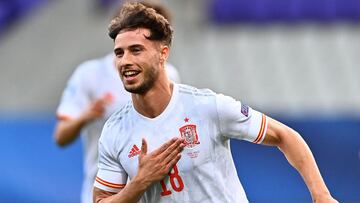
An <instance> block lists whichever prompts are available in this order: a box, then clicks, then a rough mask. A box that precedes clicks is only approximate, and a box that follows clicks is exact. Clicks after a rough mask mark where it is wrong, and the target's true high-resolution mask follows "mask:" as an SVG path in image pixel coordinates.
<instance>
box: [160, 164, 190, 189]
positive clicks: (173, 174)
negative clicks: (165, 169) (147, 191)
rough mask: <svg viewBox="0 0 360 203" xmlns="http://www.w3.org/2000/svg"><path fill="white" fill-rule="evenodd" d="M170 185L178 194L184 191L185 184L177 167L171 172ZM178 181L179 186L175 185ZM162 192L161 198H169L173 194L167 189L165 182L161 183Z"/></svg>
mask: <svg viewBox="0 0 360 203" xmlns="http://www.w3.org/2000/svg"><path fill="white" fill-rule="evenodd" d="M169 178H170V184H171V187H172V188H173V190H175V191H176V192H181V191H182V190H183V189H184V182H183V180H182V179H181V176H180V175H179V170H178V168H177V166H176V165H175V166H174V168H173V169H172V170H171V171H170V172H169ZM175 180H176V181H177V184H176V183H175ZM160 184H161V188H162V192H161V193H160V195H161V196H167V195H170V194H171V190H169V189H168V188H167V187H166V184H165V181H164V180H161V181H160Z"/></svg>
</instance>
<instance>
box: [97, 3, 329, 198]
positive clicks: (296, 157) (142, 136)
mask: <svg viewBox="0 0 360 203" xmlns="http://www.w3.org/2000/svg"><path fill="white" fill-rule="evenodd" d="M172 32H173V31H172V28H171V26H170V24H169V23H168V22H167V20H166V19H164V18H163V17H162V16H160V15H158V14H157V13H156V12H155V11H154V10H152V9H149V8H146V7H144V6H143V5H142V4H139V3H128V4H126V5H125V6H124V7H123V9H122V11H121V13H120V14H119V16H118V17H115V18H114V19H113V20H112V21H111V23H110V26H109V35H110V37H111V38H112V39H114V42H115V46H114V53H115V55H116V67H117V69H118V71H119V75H120V77H121V80H122V82H123V84H124V87H125V89H126V90H127V91H128V92H130V93H131V97H132V102H130V103H128V104H127V105H126V106H124V107H123V108H122V109H121V110H119V111H117V112H116V113H114V114H113V115H112V116H111V117H110V118H109V120H108V121H107V122H106V124H105V125H104V129H103V131H102V135H101V137H100V140H99V165H98V167H99V170H98V173H97V177H96V181H95V184H94V202H101V203H105V202H118V203H120V202H126V203H129V202H138V201H140V202H146V203H148V202H153V203H159V202H160V203H161V202H181V203H183V202H191V203H194V202H201V203H202V202H214V203H220V202H247V201H248V200H247V198H246V195H245V192H244V190H243V187H242V185H241V183H240V181H239V179H238V176H237V172H236V168H235V166H234V163H233V160H232V156H231V152H230V148H229V139H230V138H234V139H241V140H246V141H249V142H253V143H255V144H265V145H271V146H277V147H278V148H279V149H280V150H281V151H282V152H283V153H284V155H285V156H286V158H287V160H288V161H289V163H290V164H291V165H292V166H294V167H295V169H297V170H298V172H299V173H300V174H301V175H302V177H303V179H304V181H305V183H306V185H307V187H308V188H309V191H310V193H311V196H312V198H313V200H314V202H336V200H335V199H333V198H332V196H331V195H330V192H329V190H328V189H327V187H326V185H325V183H324V181H323V179H322V177H321V175H320V172H319V170H318V167H317V165H316V163H315V160H314V158H313V155H312V153H311V151H310V149H309V148H308V146H307V145H306V143H305V142H304V140H303V139H302V138H301V137H300V135H299V134H298V133H297V132H295V131H294V130H292V129H290V128H289V127H287V126H285V125H284V124H282V123H280V122H278V121H276V120H274V119H272V118H270V117H268V116H266V115H264V114H262V113H260V112H258V111H256V110H254V109H252V108H250V107H248V106H246V105H244V104H242V103H241V102H239V101H236V100H234V99H233V98H231V97H228V96H224V95H222V94H216V93H214V92H213V91H211V90H208V89H197V88H194V87H191V86H187V85H181V84H177V83H174V82H171V81H170V80H169V79H168V77H167V76H166V73H165V68H164V66H165V62H166V59H167V58H168V56H169V53H170V45H171V40H172ZM128 178H130V181H129V182H128V183H127V179H128ZM254 181H255V180H254Z"/></svg>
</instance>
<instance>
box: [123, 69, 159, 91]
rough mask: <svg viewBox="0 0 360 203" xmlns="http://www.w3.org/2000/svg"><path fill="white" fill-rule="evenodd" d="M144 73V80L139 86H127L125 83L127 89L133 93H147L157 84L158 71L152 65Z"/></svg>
mask: <svg viewBox="0 0 360 203" xmlns="http://www.w3.org/2000/svg"><path fill="white" fill-rule="evenodd" d="M143 74H144V80H143V81H142V83H141V84H139V85H137V86H127V85H125V84H124V88H125V90H126V91H128V92H130V93H133V94H145V93H146V92H147V91H149V90H150V89H151V88H152V87H153V86H154V84H155V81H156V79H157V76H158V72H157V71H156V70H155V68H153V67H152V68H150V69H149V70H148V71H144V72H143Z"/></svg>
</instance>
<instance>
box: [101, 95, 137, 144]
mask: <svg viewBox="0 0 360 203" xmlns="http://www.w3.org/2000/svg"><path fill="white" fill-rule="evenodd" d="M132 109H133V107H132V101H131V100H130V101H128V102H127V103H126V104H125V105H124V106H123V107H122V108H120V109H119V110H117V111H115V112H114V113H113V114H112V115H111V116H110V117H109V119H108V120H107V121H106V122H105V124H104V128H103V133H102V135H101V137H103V136H108V135H107V134H112V132H114V131H116V132H121V131H122V129H124V127H125V126H127V123H126V122H129V121H128V119H127V118H128V117H129V116H130V111H131V110H132Z"/></svg>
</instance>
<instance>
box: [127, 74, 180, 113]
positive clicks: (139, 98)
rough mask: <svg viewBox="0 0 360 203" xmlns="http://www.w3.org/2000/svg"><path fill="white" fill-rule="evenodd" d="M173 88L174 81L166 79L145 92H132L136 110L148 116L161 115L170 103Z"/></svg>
mask: <svg viewBox="0 0 360 203" xmlns="http://www.w3.org/2000/svg"><path fill="white" fill-rule="evenodd" d="M173 88H174V84H173V83H170V81H168V80H164V82H162V83H160V82H159V83H157V84H155V85H154V87H152V88H151V89H150V90H149V91H147V92H146V93H144V94H131V97H132V101H133V104H134V107H135V109H136V111H137V112H139V113H140V114H141V115H143V116H146V117H148V118H155V117H157V116H159V115H160V114H161V113H162V112H163V111H164V110H165V108H166V107H167V105H168V104H169V103H170V99H171V95H172V92H173Z"/></svg>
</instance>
